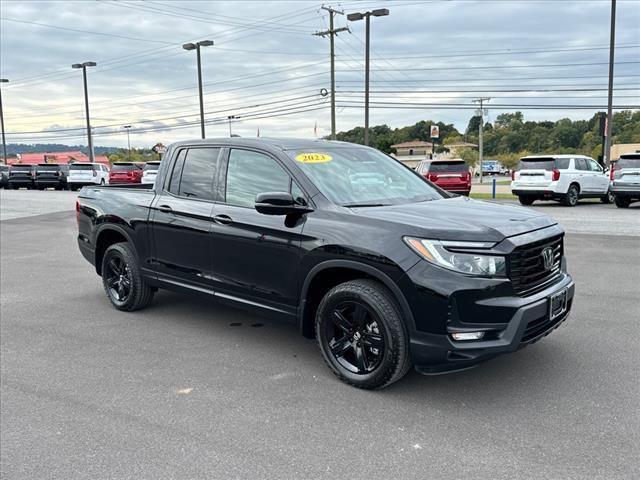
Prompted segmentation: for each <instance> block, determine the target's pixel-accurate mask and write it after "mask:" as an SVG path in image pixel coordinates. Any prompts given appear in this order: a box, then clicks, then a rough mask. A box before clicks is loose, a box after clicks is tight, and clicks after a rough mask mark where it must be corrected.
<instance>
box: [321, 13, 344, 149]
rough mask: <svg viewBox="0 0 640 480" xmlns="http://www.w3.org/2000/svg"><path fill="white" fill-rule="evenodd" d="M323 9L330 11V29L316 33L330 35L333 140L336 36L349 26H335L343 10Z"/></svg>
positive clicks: (332, 136)
mask: <svg viewBox="0 0 640 480" xmlns="http://www.w3.org/2000/svg"><path fill="white" fill-rule="evenodd" d="M322 9H323V10H326V11H327V12H329V30H325V31H323V32H316V33H314V35H315V36H317V37H323V38H324V37H326V36H327V35H328V36H329V45H330V47H329V48H330V56H331V140H335V139H336V62H335V60H336V59H335V54H334V51H335V49H334V44H333V43H334V38H333V37H334V36H335V35H337V34H338V33H339V32H348V31H349V27H340V28H333V17H334V15H335V14H336V13H337V14H339V15H344V12H343V11H340V10H334V9H333V8H331V7H325V6H324V5H323V6H322Z"/></svg>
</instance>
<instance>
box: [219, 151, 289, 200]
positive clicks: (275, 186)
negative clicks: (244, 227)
mask: <svg viewBox="0 0 640 480" xmlns="http://www.w3.org/2000/svg"><path fill="white" fill-rule="evenodd" d="M289 182H290V178H289V175H288V174H287V172H285V170H284V169H283V168H282V167H281V166H280V165H279V164H278V163H277V162H276V161H275V160H274V159H272V158H271V157H268V156H267V155H264V154H262V153H257V152H251V151H249V150H237V149H232V150H231V152H230V153H229V165H228V167H227V188H226V203H228V204H230V205H237V206H240V207H251V208H253V205H254V204H255V200H256V195H257V194H258V193H263V192H288V191H289Z"/></svg>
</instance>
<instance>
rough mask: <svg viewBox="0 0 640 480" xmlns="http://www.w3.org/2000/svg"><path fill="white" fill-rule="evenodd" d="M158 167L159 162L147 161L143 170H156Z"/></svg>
mask: <svg viewBox="0 0 640 480" xmlns="http://www.w3.org/2000/svg"><path fill="white" fill-rule="evenodd" d="M159 167H160V164H159V163H147V164H145V166H144V171H145V172H148V171H154V170H158V168H159Z"/></svg>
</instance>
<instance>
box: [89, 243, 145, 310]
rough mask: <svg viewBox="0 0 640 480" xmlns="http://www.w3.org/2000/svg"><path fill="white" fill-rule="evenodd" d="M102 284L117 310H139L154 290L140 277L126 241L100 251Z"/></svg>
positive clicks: (143, 306)
mask: <svg viewBox="0 0 640 480" xmlns="http://www.w3.org/2000/svg"><path fill="white" fill-rule="evenodd" d="M102 285H103V287H104V291H105V293H106V294H107V297H108V298H109V300H110V301H111V304H112V305H113V306H114V307H116V308H117V309H118V310H123V311H126V312H132V311H134V310H140V309H142V308H145V307H146V306H147V305H149V303H151V300H153V293H154V291H153V290H152V288H151V287H150V286H149V285H148V284H147V282H146V281H145V279H144V278H143V277H142V273H141V271H140V265H139V263H138V259H137V258H136V256H135V254H134V252H133V248H132V247H131V245H129V244H128V243H126V242H125V243H115V244H113V245H111V246H110V247H109V248H107V251H106V252H105V253H104V257H103V258H102Z"/></svg>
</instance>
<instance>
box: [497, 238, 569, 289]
mask: <svg viewBox="0 0 640 480" xmlns="http://www.w3.org/2000/svg"><path fill="white" fill-rule="evenodd" d="M547 247H550V248H551V250H552V252H553V264H552V266H551V268H549V269H547V268H545V265H544V260H543V256H542V251H543V250H544V249H546V248H547ZM562 255H563V244H562V235H556V236H554V237H550V238H545V239H543V240H538V241H537V242H533V243H529V244H527V245H522V246H520V247H517V248H516V249H515V250H514V251H513V252H512V253H511V255H509V279H510V280H511V284H512V285H513V289H514V290H515V291H516V293H518V295H523V296H526V295H531V294H534V293H536V292H539V291H541V290H543V289H545V288H546V287H548V286H549V285H553V284H554V283H555V282H556V281H558V280H559V279H560V265H561V263H562Z"/></svg>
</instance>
